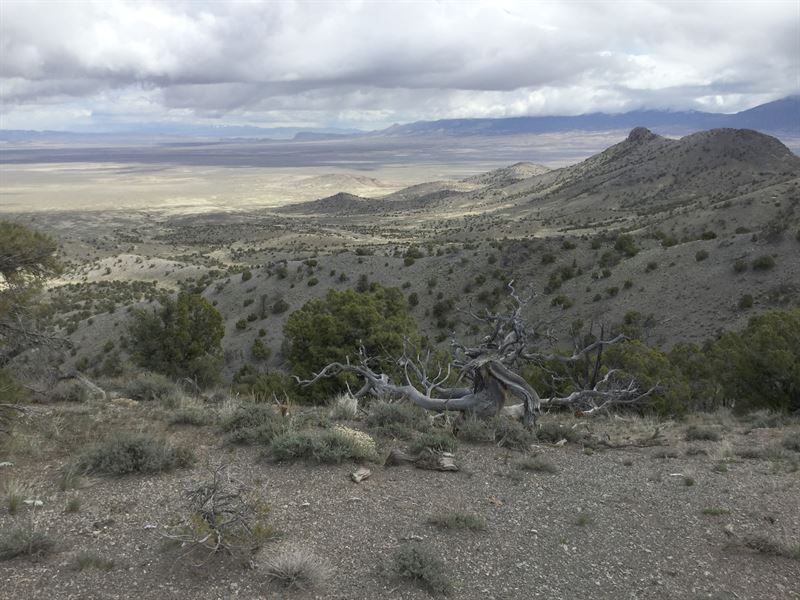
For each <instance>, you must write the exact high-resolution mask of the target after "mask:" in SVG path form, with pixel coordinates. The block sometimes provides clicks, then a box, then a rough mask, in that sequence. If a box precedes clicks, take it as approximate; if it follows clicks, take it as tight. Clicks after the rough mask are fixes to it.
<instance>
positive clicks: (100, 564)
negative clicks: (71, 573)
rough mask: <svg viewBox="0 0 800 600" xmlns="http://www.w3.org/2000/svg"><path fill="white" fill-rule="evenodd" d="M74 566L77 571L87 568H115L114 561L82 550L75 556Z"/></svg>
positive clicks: (102, 569) (104, 569)
mask: <svg viewBox="0 0 800 600" xmlns="http://www.w3.org/2000/svg"><path fill="white" fill-rule="evenodd" d="M72 568H73V569H74V570H76V571H85V570H86V569H97V570H98V571H110V570H111V569H113V568H114V561H113V560H110V559H106V558H103V557H102V556H99V555H97V554H93V553H91V552H81V553H80V554H78V555H77V556H76V557H75V561H74V562H73V565H72Z"/></svg>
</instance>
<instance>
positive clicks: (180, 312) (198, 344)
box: [129, 292, 225, 386]
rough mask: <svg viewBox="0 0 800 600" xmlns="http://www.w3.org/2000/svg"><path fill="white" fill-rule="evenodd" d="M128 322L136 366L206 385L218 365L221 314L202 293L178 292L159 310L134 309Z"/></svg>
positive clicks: (217, 372) (216, 374) (217, 371)
mask: <svg viewBox="0 0 800 600" xmlns="http://www.w3.org/2000/svg"><path fill="white" fill-rule="evenodd" d="M133 315H134V317H133V322H132V323H131V325H130V329H129V332H130V337H131V340H130V347H131V352H132V357H133V359H134V361H135V362H137V363H138V364H139V365H140V366H143V367H145V368H147V369H151V370H153V371H157V372H159V373H163V374H165V375H168V376H170V377H190V378H193V379H195V380H196V381H197V382H198V383H199V384H200V385H203V386H207V385H211V384H213V383H215V382H216V381H218V379H219V376H220V369H221V366H222V362H221V359H222V336H223V335H224V332H225V330H224V327H223V321H222V315H220V313H219V311H217V309H215V308H214V307H213V306H211V304H209V303H208V301H207V300H206V299H205V298H203V297H202V296H199V295H196V294H187V293H184V292H181V293H180V294H178V297H177V299H176V300H172V299H170V298H165V299H164V300H163V302H162V307H161V310H160V311H157V312H155V313H150V312H147V311H145V310H136V311H134V313H133Z"/></svg>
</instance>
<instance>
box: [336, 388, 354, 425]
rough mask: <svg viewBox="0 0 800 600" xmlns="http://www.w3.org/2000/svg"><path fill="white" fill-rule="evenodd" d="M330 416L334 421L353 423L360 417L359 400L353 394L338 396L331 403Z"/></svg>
mask: <svg viewBox="0 0 800 600" xmlns="http://www.w3.org/2000/svg"><path fill="white" fill-rule="evenodd" d="M329 416H330V418H331V419H333V420H334V421H352V420H353V419H355V418H356V417H357V416H358V398H356V397H355V396H353V395H352V394H349V393H345V394H338V395H337V396H335V397H334V398H333V400H332V401H331V407H330V413H329Z"/></svg>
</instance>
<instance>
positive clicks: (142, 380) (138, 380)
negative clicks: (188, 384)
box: [124, 373, 180, 401]
mask: <svg viewBox="0 0 800 600" xmlns="http://www.w3.org/2000/svg"><path fill="white" fill-rule="evenodd" d="M124 392H125V395H126V396H128V398H131V399H133V400H143V401H152V400H166V399H167V398H169V397H170V396H173V395H176V394H178V393H180V388H179V387H178V386H177V385H176V384H175V383H173V382H172V381H170V380H169V379H168V378H167V377H165V376H164V375H161V374H160V373H141V374H139V375H136V376H135V377H134V378H133V379H131V380H130V381H128V382H127V383H126V384H125V388H124Z"/></svg>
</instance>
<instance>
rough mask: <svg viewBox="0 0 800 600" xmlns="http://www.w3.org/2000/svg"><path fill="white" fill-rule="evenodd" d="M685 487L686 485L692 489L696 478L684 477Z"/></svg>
mask: <svg viewBox="0 0 800 600" xmlns="http://www.w3.org/2000/svg"><path fill="white" fill-rule="evenodd" d="M683 485H685V486H686V487H692V486H693V485H694V477H690V476H689V475H684V477H683Z"/></svg>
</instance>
